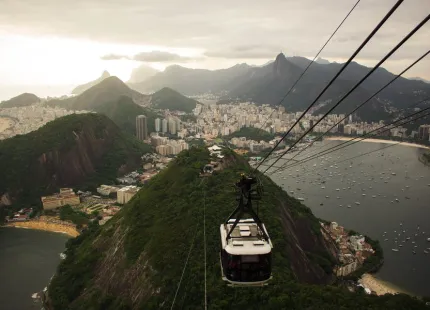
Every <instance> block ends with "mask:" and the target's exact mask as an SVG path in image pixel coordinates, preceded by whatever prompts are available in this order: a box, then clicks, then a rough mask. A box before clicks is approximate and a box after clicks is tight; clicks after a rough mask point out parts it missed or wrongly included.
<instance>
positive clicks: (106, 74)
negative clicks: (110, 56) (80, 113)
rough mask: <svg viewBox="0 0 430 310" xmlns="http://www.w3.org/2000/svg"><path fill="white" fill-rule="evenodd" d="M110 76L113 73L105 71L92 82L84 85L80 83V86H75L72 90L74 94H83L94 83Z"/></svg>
mask: <svg viewBox="0 0 430 310" xmlns="http://www.w3.org/2000/svg"><path fill="white" fill-rule="evenodd" d="M110 76H111V75H110V74H109V72H107V71H103V73H102V75H101V76H100V77H99V78H98V79H96V80H94V81H91V82H88V83H85V84H83V85H79V86H77V87H75V88H74V89H73V90H72V94H74V95H79V94H82V93H83V92H84V91H86V90H87V89H89V88H91V87H93V86H94V85H96V84H98V83H100V82H101V81H103V80H104V79H107V78H108V77H110Z"/></svg>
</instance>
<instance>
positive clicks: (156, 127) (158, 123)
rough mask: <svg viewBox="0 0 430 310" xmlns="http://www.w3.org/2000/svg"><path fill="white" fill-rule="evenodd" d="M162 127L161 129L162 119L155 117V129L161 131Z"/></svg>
mask: <svg viewBox="0 0 430 310" xmlns="http://www.w3.org/2000/svg"><path fill="white" fill-rule="evenodd" d="M160 129H161V119H159V118H156V119H155V131H156V132H160Z"/></svg>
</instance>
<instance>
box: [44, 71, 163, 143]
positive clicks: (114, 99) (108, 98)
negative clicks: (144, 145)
mask: <svg viewBox="0 0 430 310" xmlns="http://www.w3.org/2000/svg"><path fill="white" fill-rule="evenodd" d="M134 101H136V102H149V96H147V95H143V94H140V93H138V92H137V91H134V90H132V89H131V88H129V87H128V86H127V85H126V84H125V83H124V82H122V81H121V80H120V79H118V78H117V77H115V76H111V77H108V78H105V79H103V80H102V81H101V82H100V83H98V84H96V85H94V86H92V87H91V88H89V89H88V90H86V91H84V92H83V93H82V94H80V95H79V96H76V97H72V98H68V99H65V100H51V101H49V102H48V105H51V106H60V107H64V108H66V109H71V110H88V111H95V112H98V113H101V114H104V115H106V116H107V117H109V118H110V119H111V120H113V121H114V122H115V124H117V125H118V127H120V128H121V129H122V130H124V131H126V132H127V133H129V134H132V135H135V134H136V116H138V115H141V114H143V115H146V117H147V118H148V130H149V132H153V131H155V119H156V118H157V117H159V116H158V114H156V113H154V112H153V111H152V110H151V109H149V108H144V107H142V106H140V105H138V104H136V103H135V102H134Z"/></svg>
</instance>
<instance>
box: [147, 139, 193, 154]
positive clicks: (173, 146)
mask: <svg viewBox="0 0 430 310" xmlns="http://www.w3.org/2000/svg"><path fill="white" fill-rule="evenodd" d="M151 145H152V146H154V147H155V151H156V152H157V153H158V154H160V155H162V156H169V155H177V154H179V153H180V152H181V151H183V150H188V149H189V145H188V143H187V142H185V141H184V140H171V139H169V138H167V137H160V136H159V135H158V134H153V135H152V136H151Z"/></svg>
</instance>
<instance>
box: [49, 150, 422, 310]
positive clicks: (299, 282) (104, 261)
mask: <svg viewBox="0 0 430 310" xmlns="http://www.w3.org/2000/svg"><path fill="white" fill-rule="evenodd" d="M225 155H226V156H225V157H224V161H223V163H222V167H223V168H224V169H223V170H222V171H219V172H217V173H216V174H215V175H213V176H211V177H209V178H206V179H202V178H199V172H200V169H201V168H202V167H203V166H204V165H205V164H206V163H207V162H209V160H210V156H209V153H208V151H207V150H206V149H204V148H192V149H191V150H186V151H183V152H182V153H180V154H179V155H178V157H177V158H176V159H175V160H174V161H173V162H171V163H170V164H169V166H168V168H166V169H165V170H163V171H161V172H160V173H159V174H158V175H157V176H156V177H154V178H153V179H151V181H150V182H149V183H147V184H146V185H145V186H144V188H143V189H141V190H140V191H139V193H138V194H137V195H136V196H134V197H133V199H132V200H131V201H130V202H129V203H128V204H127V205H126V206H124V207H123V209H122V210H121V211H120V212H119V213H118V214H117V215H116V216H115V217H114V218H113V219H111V220H110V221H109V222H107V223H106V224H105V225H104V226H102V227H100V226H98V225H97V224H96V223H95V224H93V225H91V226H90V228H89V230H87V231H86V232H85V233H84V234H83V235H81V236H79V237H77V238H75V239H71V240H70V241H69V242H68V243H67V250H66V254H67V258H66V259H65V260H63V261H62V262H61V264H60V265H59V267H58V270H57V273H56V275H55V276H54V278H53V279H52V281H51V283H50V285H49V288H48V296H49V308H50V309H112V310H113V309H115V310H117V309H145V310H146V309H171V306H172V302H173V299H174V296H175V293H176V289H177V285H178V282H179V280H180V278H181V274H182V270H183V267H184V262H185V260H186V258H187V255H188V252H189V249H190V245H191V244H192V242H194V243H193V247H192V250H191V252H190V253H191V254H190V256H189V261H188V265H187V268H186V269H185V272H184V276H183V279H182V283H181V286H180V289H179V291H178V293H177V298H176V303H175V306H174V309H199V310H200V309H202V308H203V305H204V287H205V285H204V253H203V248H204V244H203V214H204V212H205V214H206V216H205V218H206V238H207V259H208V261H207V296H208V309H276V310H278V309H421V308H423V307H425V306H424V305H423V303H421V302H419V301H417V300H414V299H412V298H410V297H409V296H406V295H398V296H384V297H377V296H369V295H365V294H364V293H351V292H349V291H348V290H347V289H344V288H340V287H335V286H330V285H327V283H331V281H332V280H333V276H332V274H331V268H332V266H333V264H334V263H335V259H334V256H333V252H334V251H335V247H334V245H333V244H332V243H331V242H328V241H325V239H324V238H323V237H322V235H321V232H320V224H319V221H318V219H316V218H315V217H314V216H313V214H312V213H311V211H310V209H309V208H307V207H305V206H304V205H302V204H300V202H299V201H297V200H295V199H294V198H291V197H289V196H288V195H287V194H286V193H285V192H284V191H282V189H281V188H280V187H279V186H277V185H275V184H274V183H273V182H272V181H270V180H269V179H268V178H266V177H263V176H260V177H261V179H262V182H263V183H264V187H265V195H264V198H263V200H262V201H261V204H260V216H261V218H262V219H263V221H264V222H265V224H266V227H267V228H268V231H269V234H270V236H271V238H272V241H273V244H274V250H273V274H274V279H273V280H272V281H271V282H270V285H269V286H268V287H264V288H236V289H233V288H231V287H228V286H227V285H226V284H225V282H223V281H222V280H221V274H220V265H219V244H220V240H219V238H220V236H219V225H220V224H221V223H222V222H223V221H224V220H225V219H226V218H227V216H228V215H229V214H230V213H231V211H232V210H233V208H234V207H235V205H236V201H235V195H234V192H233V191H232V184H234V182H235V181H237V179H238V177H239V173H240V172H243V171H249V166H248V164H247V163H246V162H245V161H244V160H243V158H242V157H238V156H237V155H235V154H234V153H232V152H229V151H228V152H226V153H225ZM203 208H204V209H203ZM204 210H205V211H204ZM194 238H195V239H194ZM193 240H194V241H193ZM316 284H320V285H316ZM423 309H424V308H423Z"/></svg>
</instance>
